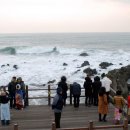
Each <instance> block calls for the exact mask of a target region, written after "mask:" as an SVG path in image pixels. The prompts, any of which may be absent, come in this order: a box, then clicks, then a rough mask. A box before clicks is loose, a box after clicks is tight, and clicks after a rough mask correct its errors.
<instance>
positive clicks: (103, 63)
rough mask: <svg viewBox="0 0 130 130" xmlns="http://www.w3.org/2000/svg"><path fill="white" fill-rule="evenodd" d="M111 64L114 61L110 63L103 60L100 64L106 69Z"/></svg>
mask: <svg viewBox="0 0 130 130" xmlns="http://www.w3.org/2000/svg"><path fill="white" fill-rule="evenodd" d="M110 65H113V64H112V63H108V62H102V63H100V64H99V66H100V67H101V68H102V69H106V68H107V67H108V66H110Z"/></svg>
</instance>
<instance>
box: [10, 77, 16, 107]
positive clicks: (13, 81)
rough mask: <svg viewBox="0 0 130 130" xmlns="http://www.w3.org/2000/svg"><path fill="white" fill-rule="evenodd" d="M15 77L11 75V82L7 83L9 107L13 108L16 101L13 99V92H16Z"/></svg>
mask: <svg viewBox="0 0 130 130" xmlns="http://www.w3.org/2000/svg"><path fill="white" fill-rule="evenodd" d="M16 84H17V81H16V77H12V80H11V82H10V83H9V84H8V92H9V96H10V108H11V109H12V108H15V105H16V101H15V92H16Z"/></svg>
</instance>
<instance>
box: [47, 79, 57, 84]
mask: <svg viewBox="0 0 130 130" xmlns="http://www.w3.org/2000/svg"><path fill="white" fill-rule="evenodd" d="M54 82H56V80H55V79H54V80H52V81H48V84H50V83H54Z"/></svg>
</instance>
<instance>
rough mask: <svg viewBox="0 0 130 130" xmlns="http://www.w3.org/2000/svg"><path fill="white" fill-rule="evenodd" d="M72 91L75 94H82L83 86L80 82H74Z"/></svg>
mask: <svg viewBox="0 0 130 130" xmlns="http://www.w3.org/2000/svg"><path fill="white" fill-rule="evenodd" d="M71 92H72V94H73V95H79V96H80V95H81V86H80V84H78V83H76V82H74V83H73V84H72V85H71Z"/></svg>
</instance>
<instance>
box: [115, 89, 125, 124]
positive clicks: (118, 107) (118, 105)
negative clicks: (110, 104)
mask: <svg viewBox="0 0 130 130" xmlns="http://www.w3.org/2000/svg"><path fill="white" fill-rule="evenodd" d="M114 104H115V112H114V117H115V124H119V123H120V119H121V116H122V109H123V106H124V104H125V101H124V98H123V96H122V95H121V91H120V90H117V91H116V96H114Z"/></svg>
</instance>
